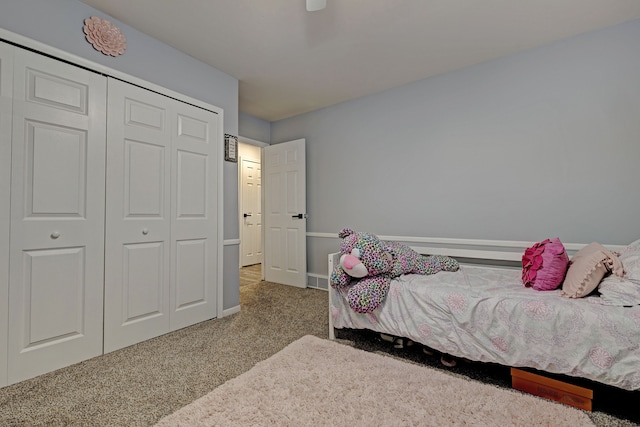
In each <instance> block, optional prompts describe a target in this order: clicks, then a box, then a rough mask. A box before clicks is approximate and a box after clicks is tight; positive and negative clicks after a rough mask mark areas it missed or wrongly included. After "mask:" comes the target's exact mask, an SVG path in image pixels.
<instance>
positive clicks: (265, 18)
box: [81, 0, 640, 121]
mask: <svg viewBox="0 0 640 427" xmlns="http://www.w3.org/2000/svg"><path fill="white" fill-rule="evenodd" d="M81 1H82V2H83V3H86V4H88V5H90V6H93V7H94V8H96V9H98V10H100V11H102V12H104V13H106V14H108V15H111V16H112V17H114V18H116V19H118V20H119V21H121V22H124V23H125V24H127V25H130V26H131V27H134V28H136V29H137V30H139V31H141V32H143V33H146V34H148V35H150V36H152V37H154V38H156V39H158V40H160V41H162V42H164V43H166V44H168V45H170V46H173V47H174V48H176V49H179V50H181V51H183V52H185V53H187V54H189V55H190V56H192V57H194V58H197V59H199V60H201V61H203V62H206V63H208V64H210V65H212V66H213V67H215V68H217V69H219V70H221V71H223V72H225V73H227V74H229V75H231V76H233V77H235V78H237V79H238V80H239V82H240V94H239V96H240V99H239V103H240V111H242V112H245V113H248V114H251V115H253V116H256V117H259V118H261V119H264V120H267V121H274V120H279V119H283V118H287V117H291V116H294V115H296V114H301V113H304V112H307V111H312V110H316V109H318V108H322V107H326V106H329V105H333V104H337V103H339V102H343V101H347V100H350V99H354V98H358V97H361V96H364V95H368V94H371V93H375V92H379V91H381V90H384V89H389V88H392V87H396V86H400V85H402V84H405V83H409V82H413V81H416V80H420V79H424V78H426V77H429V76H433V75H436V74H441V73H445V72H447V71H451V70H454V69H459V68H462V67H466V66H469V65H473V64H477V63H480V62H484V61H487V60H490V59H493V58H497V57H500V56H504V55H508V54H511V53H514V52H517V51H521V50H524V49H529V48H531V47H534V46H539V45H543V44H546V43H550V42H553V41H555V40H559V39H562V38H565V37H569V36H572V35H576V34H579V33H583V32H587V31H591V30H595V29H599V28H604V27H607V26H610V25H613V24H617V23H620V22H623V21H627V20H631V19H637V18H640V1H638V0H327V7H326V9H324V10H321V11H317V12H307V11H306V8H305V0H81ZM125 36H126V33H125Z"/></svg>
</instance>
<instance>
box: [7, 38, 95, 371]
mask: <svg viewBox="0 0 640 427" xmlns="http://www.w3.org/2000/svg"><path fill="white" fill-rule="evenodd" d="M13 96H14V101H13V127H12V152H11V156H12V178H11V249H10V252H11V255H10V258H11V260H10V266H11V270H10V287H9V302H10V311H9V319H10V323H11V329H10V331H9V362H8V363H9V383H13V382H17V381H20V380H23V379H26V378H30V377H33V376H35V375H38V374H40V373H43V372H48V371H51V370H53V369H57V368H60V367H63V366H67V365H69V364H72V363H75V362H78V361H80V360H85V359H88V358H90V357H93V356H96V355H99V354H101V353H102V307H103V298H102V292H103V259H104V172H105V116H104V110H105V100H106V79H105V78H104V77H102V76H99V75H97V74H94V73H91V72H88V71H86V70H83V69H80V68H76V67H73V66H70V65H67V64H64V63H61V62H58V61H55V60H52V59H49V58H46V57H42V56H39V55H37V54H33V53H30V52H27V51H23V50H20V49H16V51H15V64H14V92H13Z"/></svg>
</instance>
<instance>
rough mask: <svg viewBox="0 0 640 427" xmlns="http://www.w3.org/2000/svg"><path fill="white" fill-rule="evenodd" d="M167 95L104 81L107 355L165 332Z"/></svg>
mask: <svg viewBox="0 0 640 427" xmlns="http://www.w3.org/2000/svg"><path fill="white" fill-rule="evenodd" d="M166 104H167V103H166V98H165V97H163V96H162V95H158V94H156V93H153V92H150V91H147V90H145V89H141V88H138V87H135V86H132V85H129V84H127V83H123V82H121V81H118V80H113V79H109V101H108V117H109V119H108V120H109V121H108V143H107V162H108V164H109V168H108V170H107V187H106V188H107V211H106V216H107V218H106V241H105V265H107V266H108V268H106V271H105V292H104V296H105V307H104V322H105V323H104V351H105V353H107V352H110V351H114V350H117V349H119V348H123V347H126V346H129V345H131V344H134V343H137V342H140V341H144V340H146V339H149V338H153V337H155V336H158V335H161V334H163V333H166V332H167V331H169V283H170V276H169V268H170V264H171V258H170V251H171V249H170V230H171V205H170V202H171V200H170V188H171V181H170V178H171V174H170V170H171V152H170V151H171V148H170V145H171V131H170V123H169V118H168V115H169V112H168V111H167V105H166Z"/></svg>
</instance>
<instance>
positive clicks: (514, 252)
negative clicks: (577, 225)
mask: <svg viewBox="0 0 640 427" xmlns="http://www.w3.org/2000/svg"><path fill="white" fill-rule="evenodd" d="M379 237H380V239H381V240H395V241H399V242H403V243H405V244H408V243H411V242H419V243H426V244H431V245H436V246H411V249H413V250H415V251H416V252H418V253H420V254H423V255H430V254H431V255H446V256H450V257H452V258H456V259H457V260H458V261H460V263H461V264H463V265H464V264H474V262H478V263H482V264H488V265H491V266H492V267H501V266H502V267H505V268H513V267H509V266H508V265H507V264H509V263H511V264H512V265H513V264H514V262H521V261H522V254H523V253H524V251H525V249H526V248H528V247H531V246H532V245H533V244H534V243H535V242H523V241H505V240H472V239H448V238H406V237H397V238H390V237H383V236H379ZM563 245H564V247H565V249H566V250H567V253H568V254H569V256H570V257H571V255H572V254H573V253H575V252H577V251H578V250H580V249H582V248H583V247H584V246H586V244H585V243H563ZM604 246H606V247H607V248H609V249H611V250H614V251H617V250H621V249H623V248H624V246H621V245H606V244H605V245H604ZM339 262H340V252H335V253H331V254H329V259H328V265H329V269H328V271H329V280H328V284H327V286H331V283H329V282H330V281H331V273H332V272H333V269H334V268H335V266H337V265H338V264H339ZM328 294H329V339H332V340H333V339H335V330H334V327H333V318H332V316H331V292H328Z"/></svg>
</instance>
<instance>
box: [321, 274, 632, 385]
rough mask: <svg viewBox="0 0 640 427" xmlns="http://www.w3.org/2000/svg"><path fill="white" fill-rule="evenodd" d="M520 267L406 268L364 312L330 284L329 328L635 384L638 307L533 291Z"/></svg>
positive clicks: (468, 356)
mask: <svg viewBox="0 0 640 427" xmlns="http://www.w3.org/2000/svg"><path fill="white" fill-rule="evenodd" d="M520 274H521V272H520V271H519V270H509V269H500V268H487V267H470V266H462V267H461V269H460V271H458V272H454V273H452V272H440V273H437V274H434V275H430V276H423V275H416V274H408V275H404V276H401V277H399V278H397V279H395V280H394V281H392V283H391V288H390V290H389V294H388V295H387V298H386V300H385V302H384V303H383V304H382V305H381V306H380V307H378V308H377V309H376V310H375V311H373V312H371V313H367V314H360V313H356V312H354V311H353V310H351V308H350V307H349V304H348V301H347V299H346V292H343V291H338V290H335V289H333V288H331V289H330V290H329V291H330V292H331V293H332V295H331V307H330V310H331V316H332V318H333V324H334V327H335V328H351V329H370V330H373V331H377V332H384V333H386V334H390V335H394V336H401V337H406V338H410V339H412V340H413V341H416V342H420V343H422V344H424V345H427V346H429V347H431V348H434V349H436V350H439V351H442V352H445V353H448V354H451V355H454V356H457V357H462V358H466V359H469V360H474V361H480V362H493V363H498V364H501V365H505V366H512V367H530V368H535V369H539V370H542V371H547V372H553V373H558V374H565V375H570V376H575V377H583V378H588V379H590V380H593V381H598V382H601V383H605V384H609V385H613V386H616V387H619V388H623V389H626V390H637V389H640V306H638V305H636V306H634V307H619V306H611V305H603V304H601V303H600V301H599V297H598V296H590V297H587V298H582V299H570V298H565V297H562V296H560V291H559V290H556V291H536V290H533V289H532V288H525V287H524V286H523V285H522V284H521V278H520Z"/></svg>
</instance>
